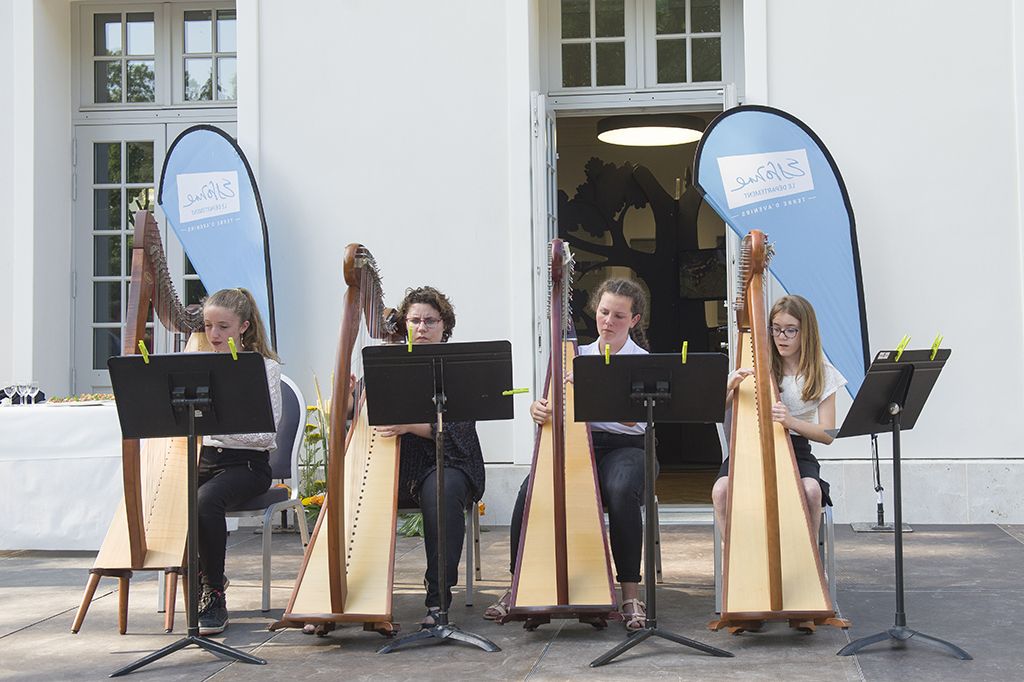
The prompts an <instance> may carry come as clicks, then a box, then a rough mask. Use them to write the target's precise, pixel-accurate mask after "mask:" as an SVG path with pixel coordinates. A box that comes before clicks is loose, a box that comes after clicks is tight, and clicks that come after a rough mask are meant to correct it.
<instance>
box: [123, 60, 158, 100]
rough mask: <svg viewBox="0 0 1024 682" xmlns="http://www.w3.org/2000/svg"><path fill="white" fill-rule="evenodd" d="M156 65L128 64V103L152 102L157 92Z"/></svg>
mask: <svg viewBox="0 0 1024 682" xmlns="http://www.w3.org/2000/svg"><path fill="white" fill-rule="evenodd" d="M154 68H155V64H154V63H153V62H152V61H129V62H128V101H129V102H152V101H154V98H155V92H156V73H155V72H154Z"/></svg>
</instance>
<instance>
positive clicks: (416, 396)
mask: <svg viewBox="0 0 1024 682" xmlns="http://www.w3.org/2000/svg"><path fill="white" fill-rule="evenodd" d="M363 377H364V380H365V382H366V396H367V401H366V406H367V419H368V420H369V423H370V424H371V425H372V426H386V425H389V424H423V423H429V422H434V424H436V426H437V431H436V435H435V437H434V443H435V447H434V452H435V456H436V467H437V526H438V528H437V572H438V580H439V581H440V593H441V610H440V611H439V612H438V614H437V617H436V622H435V624H434V625H433V626H432V627H429V628H423V629H421V630H420V631H418V632H414V633H412V634H410V635H406V636H405V637H400V638H398V639H396V640H394V641H392V642H388V643H387V644H385V645H384V646H383V647H381V648H380V649H379V650H378V651H377V653H379V654H387V653H390V652H392V651H396V650H398V649H400V648H402V647H403V646H406V645H408V644H413V643H415V642H427V643H430V644H441V643H443V642H446V641H448V640H456V641H459V642H464V643H466V644H472V645H474V646H477V647H480V648H481V649H483V650H484V651H492V652H493V651H501V649H500V648H499V647H498V646H497V645H496V644H494V643H493V642H491V641H490V640H489V639H486V638H485V637H481V636H480V635H476V634H473V633H471V632H466V631H464V630H462V629H461V628H459V627H457V626H455V625H453V624H451V623H449V622H448V605H447V604H446V603H445V602H446V601H447V596H448V584H447V581H448V575H447V556H446V554H445V549H446V547H447V538H446V537H445V509H444V505H443V500H444V434H445V431H444V419H448V420H451V421H489V420H495V419H512V417H513V412H512V397H511V395H502V393H503V392H504V391H507V390H509V389H510V388H511V387H512V344H510V343H509V342H508V341H482V342H477V343H437V344H433V343H432V344H419V345H414V346H405V345H402V346H370V347H367V348H364V349H363Z"/></svg>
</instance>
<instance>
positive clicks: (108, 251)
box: [92, 234, 122, 277]
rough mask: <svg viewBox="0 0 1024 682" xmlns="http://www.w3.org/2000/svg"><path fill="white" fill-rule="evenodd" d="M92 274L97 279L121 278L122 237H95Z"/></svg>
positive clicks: (116, 235) (117, 235)
mask: <svg viewBox="0 0 1024 682" xmlns="http://www.w3.org/2000/svg"><path fill="white" fill-rule="evenodd" d="M92 262H93V265H92V274H94V275H96V276H97V277H107V276H111V275H114V276H118V277H120V276H121V274H122V273H121V235H119V234H115V235H98V236H96V237H93V259H92Z"/></svg>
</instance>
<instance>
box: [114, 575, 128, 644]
mask: <svg viewBox="0 0 1024 682" xmlns="http://www.w3.org/2000/svg"><path fill="white" fill-rule="evenodd" d="M130 583H131V576H130V575H128V576H124V575H122V576H118V578H117V629H118V631H119V632H120V633H121V634H122V635H123V634H125V633H126V632H128V585H129V584H130Z"/></svg>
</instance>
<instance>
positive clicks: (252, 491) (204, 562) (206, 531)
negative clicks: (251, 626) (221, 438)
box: [198, 446, 271, 590]
mask: <svg viewBox="0 0 1024 682" xmlns="http://www.w3.org/2000/svg"><path fill="white" fill-rule="evenodd" d="M270 481H271V474H270V462H269V458H268V454H267V452H266V451H265V450H234V449H231V448H214V447H210V446H203V449H202V450H201V451H200V454H199V495H198V497H199V499H198V507H199V568H200V570H201V571H202V581H203V585H204V586H208V587H210V588H211V589H216V590H223V589H224V555H225V554H226V553H227V542H228V531H227V528H226V527H225V525H224V519H225V512H226V511H227V510H228V509H231V508H233V507H235V506H237V505H239V504H241V503H243V502H245V501H246V500H249V499H251V498H253V497H256V496H257V495H260V494H262V493H264V492H266V491H267V489H268V488H270Z"/></svg>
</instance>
